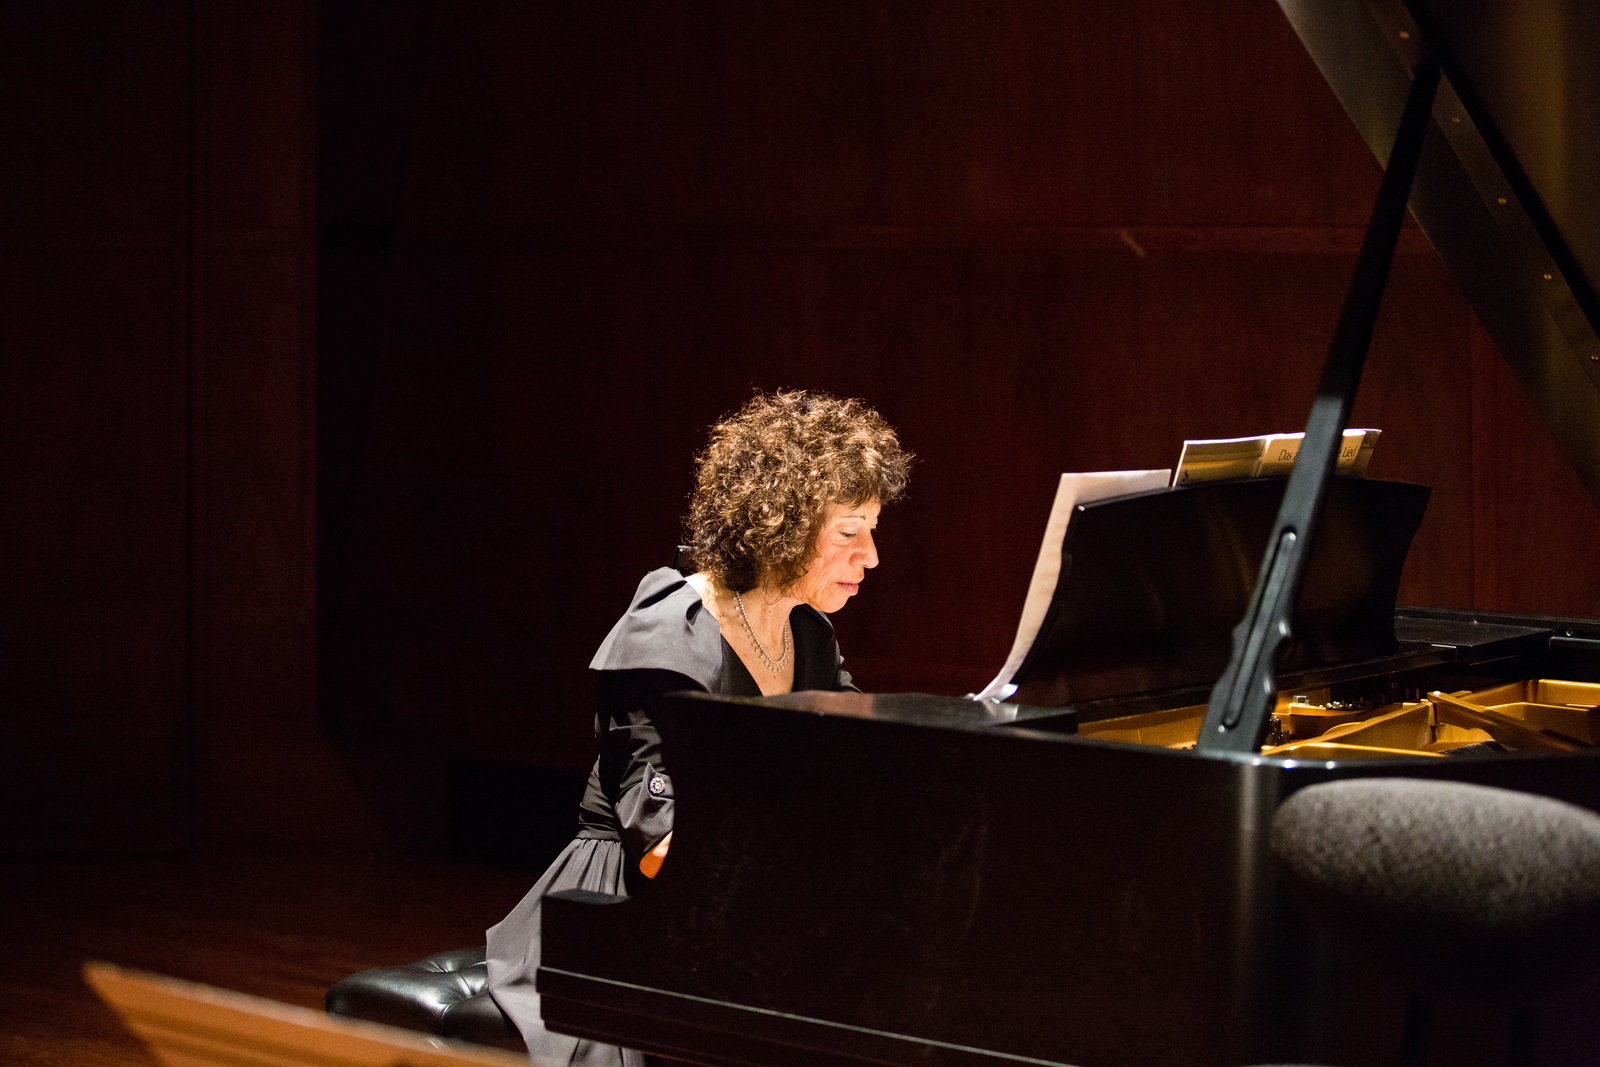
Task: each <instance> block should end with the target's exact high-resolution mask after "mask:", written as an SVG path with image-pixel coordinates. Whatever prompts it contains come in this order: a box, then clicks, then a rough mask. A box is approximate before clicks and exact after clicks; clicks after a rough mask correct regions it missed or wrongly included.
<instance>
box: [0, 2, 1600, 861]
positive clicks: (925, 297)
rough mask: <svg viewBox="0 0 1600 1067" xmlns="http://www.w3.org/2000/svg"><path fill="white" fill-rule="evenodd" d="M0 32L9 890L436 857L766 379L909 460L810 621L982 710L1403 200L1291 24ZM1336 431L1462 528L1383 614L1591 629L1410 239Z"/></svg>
mask: <svg viewBox="0 0 1600 1067" xmlns="http://www.w3.org/2000/svg"><path fill="white" fill-rule="evenodd" d="M3 12H4V13H3V15H0V87H3V90H4V95H5V99H7V100H8V101H9V102H10V103H11V106H8V107H7V108H5V109H3V112H0V148H3V149H4V159H5V162H4V164H3V165H0V228H3V229H4V235H5V241H4V244H3V247H0V272H3V275H0V276H3V277H4V279H5V284H4V287H3V291H0V316H3V317H0V331H3V333H0V344H3V345H4V352H5V360H4V365H3V367H0V389H3V393H0V415H3V418H0V441H3V443H4V446H5V450H6V459H5V461H4V464H3V473H0V477H4V479H5V484H4V486H3V487H0V489H3V492H4V496H5V499H6V500H7V503H8V506H7V507H6V509H5V510H4V512H3V514H0V523H3V524H4V525H3V545H4V548H3V551H0V581H3V582H4V583H5V584H4V589H3V591H0V627H3V647H0V670H3V672H4V673H3V675H0V693H3V699H4V701H5V710H4V712H3V714H4V716H5V718H4V731H5V735H6V736H5V740H6V742H7V743H6V744H5V746H4V747H3V748H0V761H3V765H0V771H3V772H4V774H3V778H4V779H5V780H6V782H7V786H6V789H7V790H8V793H7V796H8V797H10V796H16V797H28V798H30V802H29V803H28V804H27V805H26V806H23V807H20V808H19V807H18V806H16V805H8V813H7V815H6V816H5V818H6V819H7V820H8V821H7V822H6V824H5V831H4V834H3V835H0V837H3V838H4V841H5V843H6V845H7V847H11V848H27V849H50V848H55V847H69V846H70V847H80V848H82V847H90V848H123V847H141V848H164V847H173V846H176V845H181V844H183V843H185V842H195V843H198V844H228V843H234V844H237V843H249V842H258V843H260V842H271V841H278V842H284V841H293V842H302V843H306V842H324V843H330V842H343V843H346V844H356V843H361V842H366V841H370V840H373V839H374V838H375V837H376V836H377V835H378V833H379V829H378V827H379V825H380V824H381V826H382V828H383V831H384V832H385V833H387V834H388V836H389V838H390V839H391V840H393V841H398V842H400V843H401V844H403V845H406V846H414V847H420V848H431V847H437V846H438V845H439V843H440V842H441V841H442V840H443V838H444V837H445V836H446V835H447V833H448V829H447V826H446V823H447V817H448V809H449V807H450V804H451V799H450V784H449V783H450V773H449V772H450V770H451V767H452V766H455V767H456V768H457V769H458V770H459V768H460V767H461V766H464V765H466V763H465V762H464V761H478V763H479V764H481V763H482V761H504V762H508V763H520V764H527V765H540V766H544V767H548V768H558V769H570V770H576V769H580V768H582V767H583V766H584V765H585V764H586V763H587V761H588V759H589V755H588V752H589V745H590V740H589V733H590V707H591V699H592V693H591V689H590V685H591V683H590V681H589V678H588V675H587V671H586V670H585V664H586V663H587V661H588V658H589V656H590V655H591V654H592V652H593V650H594V648H595V647H596V645H597V644H598V642H599V641H600V639H601V637H602V636H603V635H604V633H605V632H606V629H607V628H608V627H609V626H610V624H611V622H612V621H613V620H614V618H615V617H616V615H617V614H618V613H619V612H620V611H621V610H622V608H623V607H624V606H625V604H626V601H627V597H628V595H629V593H630V592H631V591H632V589H633V587H634V586H635V584H636V583H637V581H638V579H639V576H640V575H641V574H642V573H643V572H644V571H645V570H646V569H648V568H650V567H652V566H655V565H658V564H660V563H663V562H664V561H665V560H666V559H667V557H668V553H669V552H670V549H671V546H672V545H673V544H674V543H675V542H676V540H677V538H678V532H679V531H678V521H679V516H680V515H681V513H682V511H683V509H684V502H685V497H686V494H687V492H688V490H689V485H690V464H691V457H692V456H693V454H694V452H695V451H696V450H697V449H698V448H699V447H700V446H701V444H702V443H703V438H704V433H705V428H706V427H707V425H708V424H710V423H711V422H713V421H714V420H716V419H717V418H719V417H720V416H722V415H723V414H725V413H727V412H728V411H730V410H731V409H733V408H735V407H737V406H738V405H739V404H740V403H741V402H742V401H743V400H744V399H745V398H746V397H748V396H749V394H750V391H751V390H752V389H753V388H760V389H772V388H777V387H812V388H822V389H827V390H831V391H834V392H838V393H845V394H851V395H857V396H862V397H865V398H867V399H868V400H869V401H870V402H872V403H873V404H875V405H876V406H878V407H879V408H880V409H881V410H882V411H883V413H884V414H885V415H886V416H887V417H888V418H889V420H890V421H891V422H892V423H893V424H894V425H896V426H897V427H898V428H899V429H900V431H901V433H902V436H903V439H904V441H905V443H906V444H907V445H908V446H909V447H910V448H912V449H913V450H915V451H916V452H917V453H918V454H919V456H920V457H921V459H920V462H919V465H918V468H917V470H916V473H915V475H914V477H913V481H912V486H911V493H910V496H909V498H908V499H907V500H906V501H905V502H904V503H902V504H900V505H898V506H897V507H895V508H893V509H891V510H890V511H889V512H888V513H887V514H886V515H885V516H884V518H883V523H882V527H881V530H880V533H881V535H882V536H881V548H882V554H883V565H882V566H881V567H880V568H879V570H878V571H876V572H875V573H873V574H872V575H871V577H870V578H869V580H868V581H867V583H866V585H865V587H864V590H863V593H862V595H861V597H860V598H859V599H858V601H857V602H856V603H853V604H852V605H850V607H849V608H848V609H847V610H845V611H843V612H842V613H840V614H839V616H838V617H837V620H836V622H837V624H838V629H839V632H840V635H841V641H842V644H843V646H844V650H845V654H846V656H847V659H848V661H849V663H850V666H851V667H852V669H853V670H854V671H855V672H856V674H857V676H858V678H859V680H860V681H861V682H862V683H863V684H864V685H866V686H867V687H869V688H874V689H882V690H895V689H923V690H932V691H941V692H965V691H968V690H971V689H973V688H975V687H977V686H979V685H981V684H982V683H983V682H984V681H985V680H986V679H987V677H988V675H989V674H990V673H991V672H992V671H993V670H994V669H995V668H996V667H997V666H998V664H999V663H1000V661H1001V659H1002V657H1003V655H1004V653H1005V651H1006V648H1007V646H1008V645H1009V641H1010V633H1011V627H1012V626H1013V624H1014V621H1015V618H1016V614H1017V610H1018V607H1019V605H1020V602H1021V598H1022V594H1023V590H1024V588H1025V585H1026V581H1027V575H1028V571H1029V567H1030V564H1031V559H1032V556H1033V555H1034V553H1035V551H1036V547H1037V539H1038V536H1039V533H1040V530H1041V528H1042V525H1043V520H1044V516H1045V513H1046V511H1047V509H1048V504H1049V500H1050V496H1051V492H1052V486H1053V483H1054V479H1055V477H1056V475H1057V474H1058V473H1060V472H1061V471H1069V470H1099V469H1118V468H1128V467H1159V466H1167V465H1170V464H1171V463H1173V462H1174V461H1175V458H1176V456H1177V452H1178V448H1179V445H1180V443H1181V441H1182V440H1183V439H1184V438H1186V437H1206V436H1233V435H1241V434H1249V433H1260V432H1267V431H1272V430H1280V429H1286V428H1291V427H1295V426H1298V425H1300V424H1301V423H1302V422H1303V420H1304V418H1305V414H1306V411H1307V410H1308V407H1309V403H1310V399H1311V394H1312V389H1313V386H1314V383H1315V380H1316V376H1317V372H1318V368H1319V367H1320V363H1321V360H1322V357H1323V355H1324V352H1325V350H1326V346H1327V343H1328V339H1329V336H1330V334H1331V331H1332V327H1333V323H1334V320H1335V317H1336V315H1337V312H1338V308H1339V304H1340V301H1341V299H1342V297H1343V292H1344V288H1345V283H1346V280H1347V276H1348V272H1349V270H1350V268H1351V265H1352V264H1353V261H1354V257H1355V252H1356V248H1357V246H1358V244H1359V240H1360V235H1361V230H1362V227H1363V226H1364V224H1365V220H1366V216H1367V212H1368V210H1369V206H1370V203H1371V200H1372V198H1373V195H1374V194H1375V191H1376V189H1377V184H1378V179H1379V170H1378V167H1377V164H1376V163H1375V162H1374V160H1373V159H1372V157H1371V154H1370V153H1369V152H1368V151H1367V149H1366V148H1365V147H1364V146H1363V145H1362V144H1361V142H1360V140H1359V138H1358V137H1357V136H1356V134H1355V132H1354V130H1353V129H1352V128H1351V127H1350V125H1349V123H1348V121H1347V120H1346V118H1345V116H1344V114H1343V113H1342V111H1341V110H1340V108H1339V106H1338V104H1337V103H1336V101H1335V100H1334V98H1333V96H1332V94H1331V92H1330V91H1329V90H1328V89H1327V87H1326V86H1325V85H1324V83H1323V82H1322V80H1321V78H1320V76H1319V75H1318V74H1317V72H1316V70H1315V68H1314V66H1313V65H1312V63H1311V61H1310V60H1309V58H1308V57H1307V56H1306V55H1305V53H1304V51H1303V50H1302V49H1301V47H1300V45H1299V43H1298V41H1297V40H1296V39H1295V37H1294V35H1293V33H1292V31H1291V30H1290V28H1289V26H1288V24H1287V22H1286V21H1285V19H1284V18H1283V16H1282V15H1281V14H1280V12H1279V11H1278V9H1277V8H1276V6H1275V5H1274V4H1272V3H1271V2H1270V0H1236V2H1230V3H1225V4H1212V5H1193V4H1184V3H1179V2H1177V0H1138V2H1134V3H1131V4H1125V5H1115V6H1108V5H1103V4H1092V3H1087V2H1063V3H1058V4H1009V5H1007V4H990V3H978V2H957V3H947V4H937V5H927V4H922V3H913V2H909V0H871V2H860V0H850V2H844V0H838V2H833V3H805V4H799V3H795V4H789V3H770V4H767V3H764V4H747V3H733V2H723V3H677V4H673V3H664V4H652V5H637V4H631V3H620V2H593V0H585V2H578V0H563V2H552V3H541V4H526V3H519V2H510V0H506V2H492V0H481V2H475V3H470V4H453V3H438V2H430V0H394V2H385V3H378V2H376V0H367V2H363V0H341V2H340V3H336V4H334V3H329V4H321V5H318V4H317V3H315V2H314V0H298V2H294V3H286V4H271V5H255V4H247V3H243V2H242V0H195V2H193V3H188V2H183V0H142V2H135V3H127V4H118V5H109V6H108V5H100V4H91V3H87V2H84V3H58V2H55V0H51V2H45V0H24V2H20V3H16V4H9V5H6V6H5V8H4V9H3ZM1355 419H1356V421H1357V423H1358V424H1362V425H1374V426H1378V427H1381V428H1382V429H1383V430H1384V432H1385V436H1384V439H1383V442H1382V445H1381V446H1380V448H1379V451H1378V454H1377V458H1376V460H1375V461H1374V473H1375V474H1378V475H1380V476H1386V477H1394V478H1405V479H1412V480H1416V481H1420V482H1425V483H1427V484H1430V485H1432V486H1434V490H1435V491H1434V497H1433V502H1432V505H1431V507H1430V511H1429V516H1428V519H1427V521H1426V523H1425V525H1424V527H1423V530H1422V532H1421V534H1420V535H1419V537H1418V541H1417V544H1416V547H1415V549H1414V551H1413V555H1412V559H1411V563H1410V565H1409V567H1408V570H1407V573H1406V577H1405V581H1404V587H1403V595H1404V597H1405V599H1407V600H1409V601H1413V602H1417V603H1425V604H1441V605H1453V606H1478V607H1483V608H1500V609H1509V610H1520V611H1532V612H1549V613H1565V614H1575V615H1595V614H1600V574H1597V572H1596V568H1594V567H1593V566H1591V565H1590V564H1589V563H1588V558H1587V551H1586V550H1587V546H1588V545H1590V544H1592V543H1594V541H1595V539H1596V536H1597V534H1600V510H1597V508H1596V507H1595V505H1594V503H1593V502H1592V501H1591V500H1589V499H1588V498H1587V497H1586V496H1585V495H1584V493H1583V491H1582V490H1581V489H1580V488H1579V485H1578V482H1577V480H1576V478H1575V477H1574V476H1573V475H1572V474H1571V472H1570V471H1568V470H1567V469H1566V467H1565V465H1564V463H1563V462H1562V460H1561V459H1560V458H1559V456H1558V455H1557V453H1556V451H1555V449H1554V446H1553V445H1552V444H1551V443H1550V441H1549V438H1548V435H1547V434H1546V433H1545V431H1544V430H1543V428H1542V427H1541V426H1539V425H1538V423H1537V420H1536V419H1535V418H1534V416H1533V415H1532V412H1531V410H1530V408H1529V406H1528V405H1527V403H1526V402H1525V401H1524V400H1523V398H1522V396H1521V394H1520V393H1519V392H1518V389H1517V387H1516V385H1515V384H1514V383H1513V381H1512V380H1511V378H1510V377H1509V375H1508V374H1507V373H1506V372H1505V371H1504V369H1503V367H1502V366H1501V365H1500V362H1499V359H1498V356H1497V354H1496V353H1495V352H1494V350H1493V345H1492V343H1491V342H1490V341H1489V340H1488V339H1487V338H1486V337H1485V336H1484V334H1483V332H1482V330H1481V328H1479V327H1478V326H1477V325H1476V323H1475V322H1474V320H1473V317H1472V315H1471V313H1470V311H1469V310H1468V308H1467V307H1466V305H1465V304H1464V302H1463V300H1462V298H1461V296H1460V295H1459V292H1458V291H1457V289H1456V287H1455V285H1454V283H1453V282H1452V280H1451V279H1450V278H1449V276H1448V274H1447V273H1446V272H1445V270H1444V269H1443V267H1442V266H1441V264H1440V263H1439V261H1438V259H1437V257H1436V256H1435V255H1434V254H1433V252H1432V251H1431V249H1430V248H1429V247H1428V245H1427V242H1426V240H1425V239H1424V238H1423V237H1422V235H1421V234H1420V233H1419V232H1418V231H1416V230H1415V229H1414V228H1413V229H1408V231H1407V232H1406V234H1405V235H1404V237H1403V240H1402V242H1401V249H1400V254H1399V256H1398V258H1397V261H1396V264H1395V269H1394V273H1393V277H1392V281H1391V283H1390V288H1389V296H1388V300H1387V303H1386V306H1385V310H1384V314H1383V317H1382V320H1381V322H1380V324H1379V329H1378V335H1377V337H1376V339H1375V342H1374V346H1373V350H1372V355H1371V358H1370V360H1369V364H1368V371H1367V377H1366V382H1365V385H1364V387H1363V390H1362V394H1361V398H1360V400H1359V402H1358V404H1357V408H1356V414H1355ZM328 739H331V741H332V744H331V746H330V744H329V740H328ZM19 810H20V811H22V812H24V814H21V815H18V814H14V812H15V811H19Z"/></svg>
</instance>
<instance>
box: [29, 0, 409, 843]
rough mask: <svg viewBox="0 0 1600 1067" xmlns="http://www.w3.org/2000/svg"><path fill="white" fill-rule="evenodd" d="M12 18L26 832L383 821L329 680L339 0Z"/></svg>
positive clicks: (239, 831)
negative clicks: (332, 222) (328, 204)
mask: <svg viewBox="0 0 1600 1067" xmlns="http://www.w3.org/2000/svg"><path fill="white" fill-rule="evenodd" d="M0 42H3V44H0V49H4V55H3V56H0V78H3V79H4V89H3V93H4V96H5V98H6V99H7V101H8V105H7V107H6V108H5V109H4V112H5V117H4V118H3V119H0V122H3V124H4V125H3V126H0V145H3V156H4V159H5V163H4V164H3V166H0V182H3V183H4V185H3V189H0V227H4V233H5V240H4V243H3V248H0V263H3V264H4V266H3V267H0V269H3V271H4V278H5V284H4V286H3V288H0V302H3V303H0V307H3V315H4V318H3V320H0V330H3V334H0V344H3V347H4V369H3V371H0V381H3V384H4V393H3V399H0V412H3V414H0V434H3V441H4V449H3V451H4V456H5V458H4V462H3V466H0V472H3V473H0V477H4V478H5V485H4V489H3V497H4V499H5V501H6V506H5V508H4V509H3V515H4V518H3V520H0V521H3V522H4V534H3V536H0V543H3V544H4V546H5V548H4V551H3V553H0V567H3V568H4V571H3V574H4V577H3V579H0V580H3V582H4V583H5V584H4V590H3V593H0V626H3V631H0V632H3V637H0V671H3V673H0V694H3V695H0V701H3V711H0V715H3V720H0V722H3V726H0V729H3V732H4V737H3V740H0V761H3V762H0V782H3V783H4V784H3V786H0V790H3V803H0V810H3V811H4V815H3V816H0V848H3V849H4V850H7V851H24V852H59V851H78V852H82V851H90V852H105V851H113V852H115V851H130V850H132V851H168V850H173V849H180V848H189V847H228V846H237V845H260V844H266V845H282V844H287V843H292V844H307V843H340V844H344V845H350V844H355V843H365V842H371V841H374V840H377V834H378V831H377V827H376V824H375V823H374V822H373V821H372V819H371V818H370V817H369V816H366V815H365V814H364V812H365V804H364V802H363V801H362V800H361V799H360V798H359V796H358V795H357V794H356V792H355V791H354V790H353V789H352V788H351V787H350V786H349V785H348V784H347V782H346V778H345V775H344V773H343V772H342V771H341V769H340V767H339V765H338V763H337V762H336V760H335V758H334V756H333V754H332V751H331V750H330V749H329V747H328V746H327V744H326V742H324V741H323V740H322V737H321V734H320V728H319V724H318V719H317V714H316V703H315V696H316V574H315V559H316V553H315V536H316V510H315V509H316V495H315V490H316V481H315V475H316V452H315V447H316V433H315V368H316V363H315V349H314V343H315V315H314V308H315V303H314V300H315V288H314V287H315V278H316V274H315V238H314V235H315V211H316V201H315V189H316V181H315V176H316V172H315V163H316V159H315V148H316V125H315V119H316V95H315V88H316V82H315V74H316V55H317V22H316V7H315V4H313V3H309V2H306V3H282V4H271V5H256V4H249V3H237V2H230V0H199V2H195V3H188V2H182V0H167V2H161V0H149V2H143V3H128V4H113V5H106V4H97V3H61V2H56V0H50V2H43V0H41V2H24V3H18V4H8V5H6V6H5V8H4V9H3V13H0Z"/></svg>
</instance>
